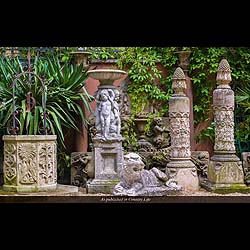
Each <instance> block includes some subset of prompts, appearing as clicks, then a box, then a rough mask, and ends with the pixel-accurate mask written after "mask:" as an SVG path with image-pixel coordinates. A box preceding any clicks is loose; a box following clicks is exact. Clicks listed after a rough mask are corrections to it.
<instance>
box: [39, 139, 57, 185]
mask: <svg viewBox="0 0 250 250" xmlns="http://www.w3.org/2000/svg"><path fill="white" fill-rule="evenodd" d="M54 150H55V145H54V144H52V143H46V144H45V143H41V144H40V145H39V151H38V155H39V171H38V172H39V183H40V184H52V183H55V181H56V178H57V175H56V171H55V167H54V166H55V159H54V155H55V154H54Z"/></svg>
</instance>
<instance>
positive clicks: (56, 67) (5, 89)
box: [0, 56, 93, 146]
mask: <svg viewBox="0 0 250 250" xmlns="http://www.w3.org/2000/svg"><path fill="white" fill-rule="evenodd" d="M21 72H24V68H23V66H22V64H21V62H20V61H19V59H18V58H12V59H10V58H0V86H1V91H0V100H1V101H3V102H4V108H2V109H1V113H0V125H1V126H2V127H5V126H6V124H7V122H8V120H9V119H10V116H11V113H12V101H13V98H12V89H11V85H12V82H13V79H14V77H15V76H16V75H17V74H19V73H21ZM34 73H35V74H36V75H38V76H40V77H41V78H42V79H43V83H44V85H45V87H46V93H45V95H46V110H47V112H48V116H47V120H46V123H47V124H48V126H49V127H50V129H51V132H52V133H53V134H57V135H58V142H59V144H60V145H62V146H65V145H64V133H63V128H73V129H76V130H77V129H78V126H77V122H76V117H77V116H80V117H81V119H82V121H83V122H84V123H85V124H86V123H87V119H86V117H85V114H84V112H83V110H82V105H84V106H85V107H86V109H87V110H89V111H91V108H90V105H89V102H90V101H91V100H93V97H92V96H91V95H89V94H88V93H87V91H86V89H85V87H84V84H85V80H86V78H87V69H85V70H83V65H82V64H81V65H79V66H76V65H73V64H70V63H69V62H64V64H60V62H59V60H58V58H57V57H55V56H54V57H52V58H35V61H34ZM29 80H30V78H29V74H24V75H23V76H21V77H20V78H19V79H18V80H17V82H16V86H15V89H14V90H15V103H16V107H17V108H18V109H20V110H22V112H21V114H20V117H19V118H20V123H21V130H20V132H21V134H38V132H39V124H43V119H44V118H43V111H44V110H43V102H44V96H43V93H44V89H43V86H42V84H41V82H40V81H39V80H38V79H37V77H33V78H32V79H31V80H32V81H29ZM28 92H31V93H32V95H33V97H34V98H35V100H36V105H35V107H34V109H33V110H32V112H27V108H26V105H25V100H26V94H27V93H28Z"/></svg>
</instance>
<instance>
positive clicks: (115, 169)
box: [87, 139, 123, 193]
mask: <svg viewBox="0 0 250 250" xmlns="http://www.w3.org/2000/svg"><path fill="white" fill-rule="evenodd" d="M94 147H95V149H94V155H93V161H94V165H95V179H94V180H92V181H91V182H90V183H88V184H87V192H88V193H112V191H113V188H114V186H115V185H116V184H117V183H118V182H119V181H120V178H119V173H120V170H121V167H122V161H123V151H122V141H121V140H120V141H119V140H117V139H113V140H108V141H105V142H104V141H101V140H99V139H94Z"/></svg>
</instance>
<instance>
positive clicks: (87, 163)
mask: <svg viewBox="0 0 250 250" xmlns="http://www.w3.org/2000/svg"><path fill="white" fill-rule="evenodd" d="M92 157H93V156H92V152H85V153H84V152H72V153H71V178H70V179H71V184H72V185H74V186H78V187H86V185H87V181H88V180H89V179H93V178H94V176H95V168H94V164H93V161H92Z"/></svg>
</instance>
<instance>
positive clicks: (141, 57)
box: [118, 47, 171, 114]
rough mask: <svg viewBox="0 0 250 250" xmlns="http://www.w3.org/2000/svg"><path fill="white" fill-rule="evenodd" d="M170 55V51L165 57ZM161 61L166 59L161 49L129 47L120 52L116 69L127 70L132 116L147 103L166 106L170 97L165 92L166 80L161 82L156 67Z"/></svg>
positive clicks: (159, 71) (160, 76)
mask: <svg viewBox="0 0 250 250" xmlns="http://www.w3.org/2000/svg"><path fill="white" fill-rule="evenodd" d="M170 53H171V50H169V51H168V53H166V55H167V56H168V55H169V54H170ZM163 55H164V57H163ZM163 60H165V61H163ZM162 61H163V63H164V62H166V59H165V54H164V53H163V50H162V49H161V48H153V47H129V48H126V50H123V51H121V53H120V57H119V60H118V67H119V68H120V69H128V70H127V72H128V75H129V78H130V80H131V84H130V85H129V87H128V94H129V96H130V100H131V108H132V112H133V113H134V114H136V113H139V112H141V111H143V110H144V109H145V107H146V106H147V105H148V103H152V102H154V101H157V102H158V103H159V104H160V105H161V106H166V105H164V104H167V101H168V100H169V98H170V95H169V93H168V92H166V84H165V83H166V79H164V80H163V81H161V79H162V78H163V75H162V72H161V70H160V69H159V67H158V66H159V64H160V63H161V62H162ZM169 65H170V63H169ZM165 66H167V64H165ZM157 81H158V82H159V83H158V84H157Z"/></svg>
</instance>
